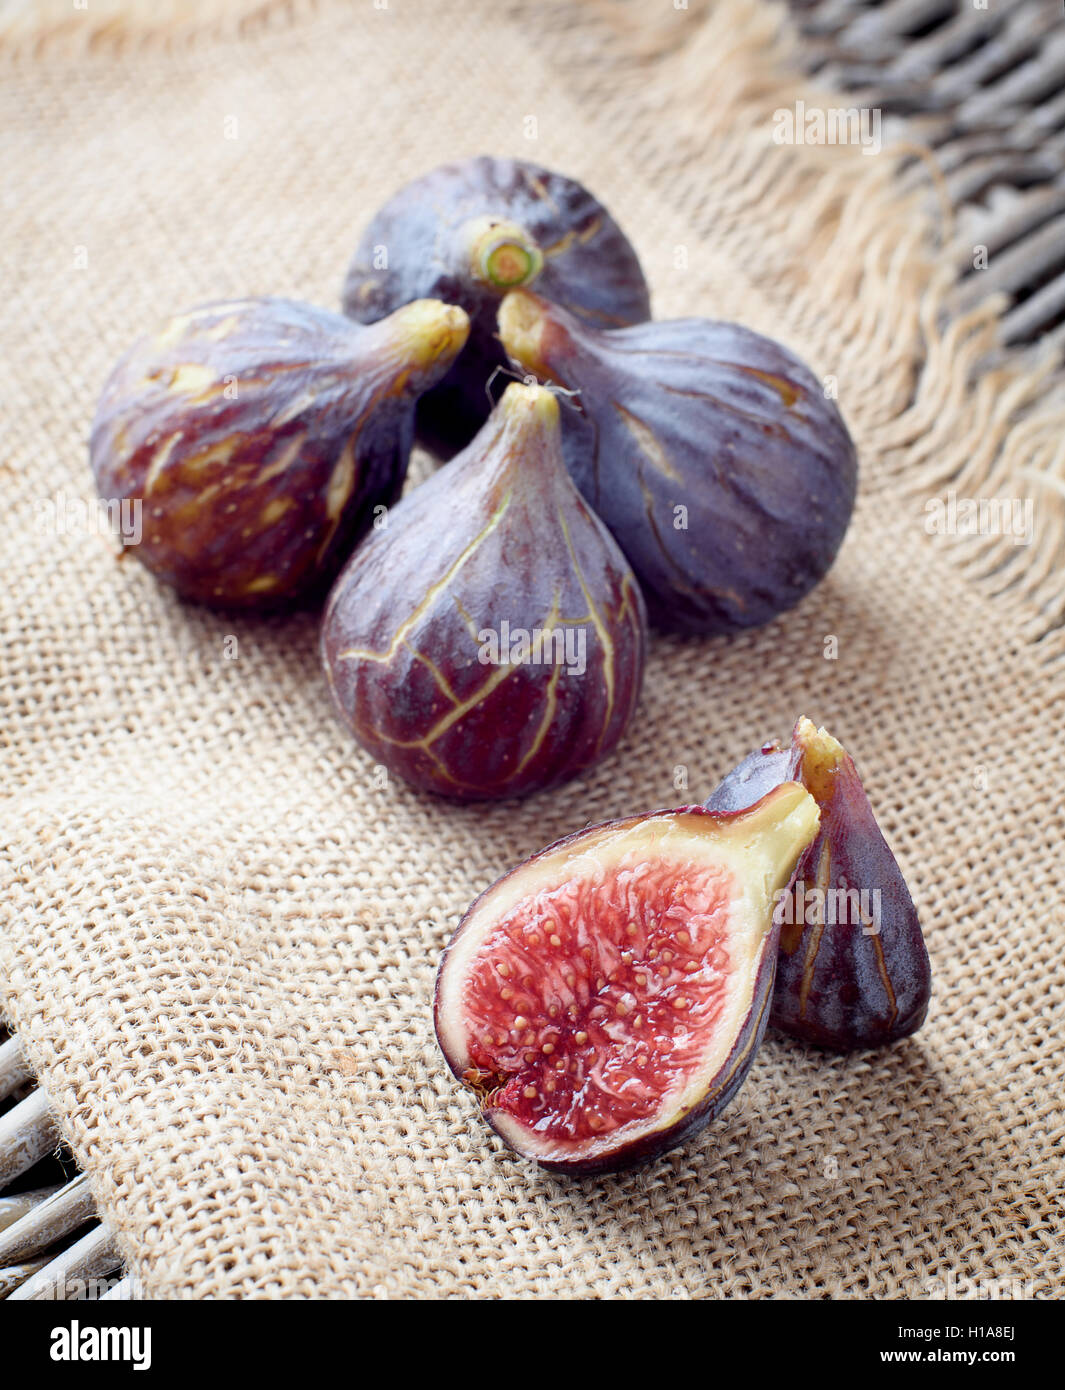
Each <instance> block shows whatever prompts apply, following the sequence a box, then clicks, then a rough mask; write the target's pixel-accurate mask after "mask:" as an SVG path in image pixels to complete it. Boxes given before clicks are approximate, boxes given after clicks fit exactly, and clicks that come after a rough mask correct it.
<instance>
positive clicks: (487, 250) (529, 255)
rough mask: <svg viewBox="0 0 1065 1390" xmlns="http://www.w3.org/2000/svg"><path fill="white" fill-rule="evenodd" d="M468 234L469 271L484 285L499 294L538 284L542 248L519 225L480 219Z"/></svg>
mask: <svg viewBox="0 0 1065 1390" xmlns="http://www.w3.org/2000/svg"><path fill="white" fill-rule="evenodd" d="M467 233H468V236H469V240H470V267H471V269H472V271H473V274H474V275H475V276H476V278H477V279H478V280H480V281H481V283H482V284H485V285H491V286H493V287H494V288H495V289H498V290H510V289H515V288H516V287H518V286H520V285H527V284H529V282H530V281H532V280H535V279H536V277H537V275H539V273H540V271H541V270H542V269H543V264H544V258H543V253H542V252H541V250H540V248H539V246H537V244H536V242H535V241H533V239H532V237H530V236H529V234H528V232H526V231H525V229H524V228H523V227H519V226H518V224H517V223H516V222H505V221H501V220H500V219H499V218H496V217H487V218H479V219H478V220H477V221H476V222H473V223H471V224H470V226H469V228H468V229H467Z"/></svg>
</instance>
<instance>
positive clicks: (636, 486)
mask: <svg viewBox="0 0 1065 1390" xmlns="http://www.w3.org/2000/svg"><path fill="white" fill-rule="evenodd" d="M499 328H500V337H501V339H502V342H503V346H504V348H505V349H506V351H507V352H508V354H509V355H510V356H511V358H513V359H514V360H515V361H516V362H517V363H519V364H521V366H523V367H525V368H526V369H527V370H528V371H530V372H533V373H535V374H536V375H537V376H538V377H539V378H541V380H545V381H553V382H557V383H559V384H560V385H562V386H563V387H566V388H568V389H571V390H573V391H576V392H578V393H579V395H578V397H577V398H576V399H575V400H574V402H573V404H572V405H567V407H566V410H565V413H564V420H563V434H564V443H565V448H566V461H567V464H568V466H569V468H570V471H571V473H572V474H573V477H574V480H575V482H576V483H577V486H578V487H579V488H580V490H581V492H582V493H583V494H584V496H585V497H586V498H587V499H588V501H589V502H590V503H591V504H592V506H593V507H594V508H595V509H596V511H597V512H598V513H599V515H600V516H601V517H602V518H603V520H604V521H605V522H606V524H607V526H608V527H609V528H610V530H611V531H612V532H613V534H614V535H615V537H616V538H617V540H618V542H619V543H620V545H621V548H622V550H624V552H625V554H626V555H627V556H628V559H629V563H630V564H631V565H632V567H633V569H634V570H635V571H636V576H637V578H638V579H639V581H640V584H641V586H642V587H643V591H644V595H645V597H646V599H647V607H648V612H649V614H650V616H651V619H652V621H653V622H655V623H656V624H657V625H658V626H660V627H665V628H672V629H675V630H678V631H682V632H698V633H716V632H733V631H736V630H737V629H739V628H745V627H754V626H757V625H759V624H761V623H766V622H768V621H769V620H770V619H771V618H774V617H776V615H777V614H779V613H782V612H784V611H785V610H786V609H788V608H791V607H793V606H794V605H795V604H796V603H798V602H799V600H800V599H801V598H803V597H804V595H806V594H807V593H808V592H809V591H810V590H811V589H812V588H813V587H814V585H815V584H817V583H818V581H819V580H820V579H821V578H822V577H823V576H824V575H825V573H826V572H827V571H828V569H829V567H830V566H831V564H832V562H833V560H834V559H835V557H836V552H837V551H838V550H839V547H840V544H841V542H842V540H843V536H844V534H845V532H846V530H847V525H848V523H849V521H850V517H851V512H852V510H853V508H854V498H855V489H856V483H857V464H856V459H855V452H854V445H853V443H852V442H851V438H850V435H849V434H848V432H847V428H846V426H845V424H844V423H843V419H842V417H841V416H840V413H839V411H838V410H837V409H836V406H835V404H834V403H833V402H832V401H831V400H828V399H826V397H825V393H824V391H823V389H822V387H821V383H820V382H819V381H818V380H817V378H816V377H815V376H814V374H813V373H812V372H811V371H810V370H809V368H808V367H805V366H804V365H803V364H802V363H801V362H800V361H799V360H798V359H797V358H796V357H794V356H793V355H792V354H791V353H790V352H788V351H787V350H786V349H785V348H783V347H781V346H780V345H779V344H778V343H775V342H773V341H771V340H770V339H768V338H763V337H761V336H760V335H759V334H757V333H752V332H751V331H750V330H749V329H747V328H743V327H740V326H739V325H738V324H732V323H717V322H714V321H712V320H710V319H696V318H691V319H674V320H669V321H660V322H657V323H641V324H637V325H635V326H633V327H629V328H619V329H613V330H603V329H600V328H593V327H590V326H589V325H588V324H586V323H581V322H580V321H579V320H578V319H576V318H575V317H574V316H573V315H572V314H569V313H567V312H566V310H565V309H563V308H561V307H560V306H558V305H556V304H552V303H550V302H549V301H548V300H546V299H544V298H543V297H541V296H540V295H536V294H532V293H531V292H529V291H528V290H517V291H514V292H512V293H511V294H509V295H508V296H507V297H506V299H505V300H504V301H503V304H502V306H501V308H500V312H499Z"/></svg>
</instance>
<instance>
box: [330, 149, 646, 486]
mask: <svg viewBox="0 0 1065 1390" xmlns="http://www.w3.org/2000/svg"><path fill="white" fill-rule="evenodd" d="M534 280H535V282H536V285H537V288H538V290H539V291H540V293H541V294H544V295H546V296H547V297H548V298H549V299H552V300H555V301H556V302H557V303H559V304H564V305H565V306H566V308H567V309H569V310H570V312H571V313H574V314H576V315H577V316H578V317H579V318H581V319H583V320H585V321H587V322H588V323H593V324H597V325H599V326H602V327H612V326H617V325H619V324H625V323H637V322H639V321H640V320H641V319H646V318H648V317H649V316H650V313H651V306H650V299H649V297H648V290H647V283H646V281H645V280H644V277H643V271H642V270H641V269H640V263H639V261H638V260H637V258H636V253H635V251H634V250H633V249H632V247H631V245H630V244H629V242H628V240H627V238H626V237H625V235H624V233H623V232H622V231H621V229H620V227H618V225H617V223H616V222H615V221H614V219H613V218H612V217H611V216H610V214H609V213H608V212H607V210H606V209H605V208H604V207H603V205H602V204H601V203H600V202H599V201H598V200H597V199H596V198H595V197H593V195H592V194H591V193H589V192H588V190H587V189H586V188H584V187H582V185H581V184H579V183H577V182H576V180H575V179H570V178H566V177H565V176H564V175H562V174H556V173H553V172H552V171H551V170H550V169H543V168H541V167H540V166H539V165H538V164H529V163H527V162H525V161H524V160H518V159H495V158H492V157H491V156H488V155H481V156H479V157H477V158H475V159H466V160H461V161H458V162H456V163H453V164H444V165H441V166H440V167H439V168H437V169H433V170H432V171H431V172H430V173H428V174H424V175H423V176H422V177H421V178H418V179H415V180H414V181H413V182H412V183H409V184H407V185H406V186H405V187H403V188H401V189H400V190H399V192H398V193H396V194H395V195H394V196H393V197H392V198H390V199H389V201H388V202H387V203H386V204H385V205H384V207H382V208H381V210H380V211H379V212H378V213H377V214H376V215H375V216H374V218H373V219H372V221H371V222H370V224H369V226H368V227H367V228H366V230H365V232H364V233H363V236H362V240H361V241H360V242H359V245H358V248H357V250H356V252H355V256H354V259H353V260H352V263H351V266H350V268H349V270H348V274H347V280H346V282H345V285H344V295H343V302H344V312H345V313H347V314H350V315H351V317H352V318H355V319H358V320H360V322H363V323H372V322H373V321H374V320H375V319H379V318H382V317H383V316H384V315H385V314H389V313H391V312H392V311H393V310H394V309H396V308H398V307H399V305H401V304H406V303H407V301H408V300H411V299H427V298H428V299H444V300H447V301H448V303H450V304H460V305H461V306H462V308H463V309H465V310H466V312H467V313H468V314H469V316H470V323H471V328H470V340H469V343H468V344H467V346H466V349H465V351H464V352H463V353H462V354H461V355H460V357H459V359H458V361H457V362H456V363H455V366H454V368H453V369H452V370H451V372H450V373H449V374H448V376H447V377H446V378H445V380H444V381H443V382H442V383H441V384H440V385H439V386H437V387H435V388H434V390H432V391H431V392H429V393H428V394H427V395H426V396H425V397H424V398H423V399H422V401H421V403H420V404H419V406H418V437H419V440H420V442H421V443H423V444H425V445H426V447H427V448H429V449H431V450H432V452H433V453H435V454H436V455H437V456H438V457H440V458H450V457H451V456H452V454H454V453H455V452H456V450H458V449H461V448H464V447H465V446H466V445H467V444H468V443H469V442H470V440H471V439H472V438H473V436H474V435H475V434H476V433H477V431H478V430H479V429H480V427H481V425H483V424H484V422H485V420H486V419H487V417H488V412H489V410H490V408H491V401H490V399H489V395H488V391H487V387H488V382H489V378H490V377H491V376H492V374H493V372H494V371H495V369H496V368H497V367H505V366H506V358H505V356H504V355H503V352H502V351H501V349H500V346H499V342H498V340H497V338H496V310H497V309H498V307H499V300H500V298H501V297H502V296H503V295H504V294H505V293H506V292H507V290H509V289H513V288H514V287H515V286H518V285H528V284H530V283H531V282H532V281H534ZM504 384H505V383H504V382H502V381H500V382H497V383H495V384H494V387H493V389H494V393H495V396H496V397H498V396H499V395H500V394H501V393H502V389H503V385H504Z"/></svg>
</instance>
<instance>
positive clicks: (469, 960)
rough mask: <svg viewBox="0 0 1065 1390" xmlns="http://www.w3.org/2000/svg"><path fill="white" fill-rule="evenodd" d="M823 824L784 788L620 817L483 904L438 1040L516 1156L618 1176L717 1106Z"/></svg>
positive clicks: (794, 790) (450, 959)
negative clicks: (745, 798) (785, 906)
mask: <svg viewBox="0 0 1065 1390" xmlns="http://www.w3.org/2000/svg"><path fill="white" fill-rule="evenodd" d="M817 819H818V816H817V808H816V806H815V804H814V802H813V800H812V798H811V797H810V796H809V795H808V794H807V793H806V792H804V791H803V789H802V788H801V787H799V786H797V785H795V784H787V785H785V786H782V787H778V788H776V789H775V790H774V791H773V792H771V793H770V795H769V796H768V797H766V798H765V799H764V800H763V801H762V802H760V803H759V804H758V805H757V806H756V807H754V808H752V809H750V810H748V811H744V812H742V813H740V814H739V815H733V816H730V815H725V816H715V815H710V814H708V813H706V812H705V811H703V810H702V809H701V808H690V809H684V810H679V811H662V812H655V813H653V814H651V815H648V816H641V817H633V818H630V819H627V820H621V821H613V822H608V823H607V824H605V825H600V826H596V827H593V828H592V829H590V830H585V831H582V832H580V833H578V834H576V835H572V836H570V837H569V838H567V839H565V840H562V841H560V842H559V843H558V844H557V845H554V846H551V847H550V848H548V849H546V850H544V851H542V853H540V854H538V855H534V856H533V857H532V858H531V859H529V860H527V861H526V862H525V863H524V864H523V865H521V866H519V867H518V868H516V869H514V870H512V871H511V872H510V873H509V874H507V875H505V876H504V877H503V878H502V879H500V880H499V881H498V882H497V883H496V884H495V885H493V887H492V888H490V889H488V891H487V892H486V893H484V894H483V895H482V896H481V897H480V898H479V899H478V900H477V901H476V902H475V903H474V904H473V906H472V907H471V908H470V911H469V912H468V913H467V914H466V916H465V918H464V919H463V921H462V923H461V924H460V926H459V929H458V931H457V932H456V934H455V936H454V938H453V939H452V941H451V944H450V945H449V946H448V949H447V951H446V952H445V955H444V958H443V960H442V962H441V967H440V972H439V977H438V983H437V994H436V1029H437V1036H438V1038H439V1041H440V1045H441V1048H442V1050H443V1052H444V1055H445V1057H446V1058H447V1061H448V1064H449V1065H450V1067H451V1069H452V1071H453V1072H454V1073H455V1075H456V1076H458V1077H459V1078H460V1080H462V1081H463V1082H464V1084H465V1085H467V1086H468V1087H469V1088H470V1089H471V1090H472V1091H473V1092H474V1093H475V1094H476V1095H477V1097H478V1099H479V1100H480V1102H481V1106H482V1110H483V1113H484V1115H485V1118H486V1119H487V1120H488V1122H489V1123H490V1124H491V1125H492V1126H493V1127H494V1128H495V1129H496V1130H497V1131H498V1133H499V1134H500V1135H501V1136H502V1137H503V1138H504V1139H505V1140H506V1142H507V1143H508V1144H509V1145H510V1146H511V1147H512V1148H513V1149H515V1150H516V1151H517V1152H518V1153H520V1154H522V1155H523V1156H525V1157H528V1158H532V1159H535V1160H536V1161H537V1162H539V1163H541V1164H543V1165H544V1166H545V1167H548V1168H552V1169H556V1170H558V1171H563V1172H573V1173H581V1172H602V1171H609V1170H613V1169H618V1168H624V1167H627V1166H629V1165H631V1164H632V1163H635V1162H638V1161H639V1160H641V1159H644V1158H649V1157H653V1156H654V1155H656V1154H659V1153H662V1152H664V1151H665V1150H666V1149H669V1148H672V1147H673V1146H674V1145H676V1144H678V1143H680V1142H681V1141H682V1140H683V1139H685V1138H686V1137H688V1136H689V1135H690V1134H692V1133H694V1132H695V1131H697V1130H698V1129H700V1128H702V1126H703V1125H705V1124H706V1123H708V1122H709V1121H710V1120H711V1119H712V1118H713V1117H714V1115H716V1114H718V1113H719V1112H720V1110H721V1109H722V1108H723V1107H724V1105H725V1104H727V1102H728V1101H729V1100H730V1099H731V1097H732V1096H733V1095H734V1093H735V1091H736V1090H737V1089H738V1088H739V1086H740V1084H741V1082H742V1080H743V1078H744V1076H745V1075H746V1073H747V1070H748V1068H749V1066H750V1064H751V1061H752V1059H753V1057H754V1054H755V1051H756V1049H757V1046H758V1043H759V1041H760V1039H761V1036H762V1032H763V1030H764V1027H765V1022H766V1016H767V1011H768V999H769V992H770V989H771V986H772V976H773V961H774V959H775V955H776V930H775V927H774V926H773V923H772V901H773V898H774V896H775V895H776V894H777V893H779V892H780V890H782V889H783V888H784V886H785V885H786V884H787V882H788V880H789V878H790V876H791V873H792V870H793V868H794V866H795V863H796V861H797V860H798V858H799V856H800V854H801V853H802V850H803V848H804V847H805V845H806V844H807V843H808V842H809V841H810V839H811V838H812V836H813V835H814V833H815V831H816V827H817Z"/></svg>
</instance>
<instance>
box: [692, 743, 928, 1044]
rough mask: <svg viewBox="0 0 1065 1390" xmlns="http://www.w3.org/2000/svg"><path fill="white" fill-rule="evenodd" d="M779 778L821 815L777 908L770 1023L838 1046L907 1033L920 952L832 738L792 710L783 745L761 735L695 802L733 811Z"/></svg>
mask: <svg viewBox="0 0 1065 1390" xmlns="http://www.w3.org/2000/svg"><path fill="white" fill-rule="evenodd" d="M790 780H794V781H798V782H801V783H802V784H803V786H805V787H806V789H807V790H808V791H809V792H810V793H811V795H812V796H813V797H814V799H815V800H816V802H817V804H818V807H819V808H820V811H821V826H820V829H819V831H818V833H817V836H816V838H815V839H814V841H813V842H812V844H811V845H810V846H809V848H808V849H807V850H806V851H805V853H804V854H803V856H802V859H801V861H800V863H799V866H798V868H797V870H796V873H795V881H794V883H793V885H792V887H791V890H790V892H789V894H788V895H786V897H785V898H784V899H783V900H782V901H781V903H780V904H779V907H778V912H777V915H778V917H780V919H781V931H780V959H779V961H778V963H777V980H776V986H775V989H774V993H773V1009H772V1014H771V1017H770V1022H771V1023H772V1025H773V1026H774V1027H775V1028H779V1029H780V1030H781V1031H782V1032H785V1033H789V1034H791V1035H792V1036H793V1037H797V1038H801V1039H803V1040H804V1041H806V1042H811V1043H816V1044H818V1045H820V1046H822V1047H829V1048H833V1049H834V1050H836V1051H840V1052H848V1051H851V1050H853V1049H855V1048H860V1047H877V1046H880V1045H882V1044H885V1043H890V1042H894V1041H895V1040H896V1039H897V1038H904V1037H907V1036H909V1035H910V1034H911V1033H915V1032H916V1031H917V1029H918V1028H920V1026H921V1024H922V1023H923V1022H924V1020H925V1016H926V1014H927V1011H928V1003H929V999H930V997H931V992H932V972H931V965H930V962H929V959H928V951H927V948H926V946H925V942H924V936H923V934H922V932H921V923H920V919H919V918H918V915H917V909H916V908H915V907H914V904H913V899H912V897H911V896H910V892H909V889H908V888H907V886H906V881H905V879H904V878H903V876H902V871H901V869H900V868H899V866H898V864H897V862H896V860H895V856H894V855H893V854H892V853H891V850H890V849H889V848H888V845H887V841H886V840H885V839H884V836H883V833H882V832H881V830H880V827H879V825H878V824H877V822H876V817H875V816H874V814H873V808H872V806H871V805H870V803H869V798H868V796H867V795H866V792H865V788H864V787H863V786H862V781H861V778H860V777H859V775H858V770H857V768H856V767H855V765H854V761H853V759H852V758H851V757H850V755H849V754H848V753H847V752H846V750H845V749H844V748H843V747H842V745H841V744H839V743H838V742H837V741H836V740H835V739H834V738H832V736H831V735H830V734H829V733H827V732H826V730H824V729H815V727H814V725H813V724H812V723H811V722H810V720H809V719H800V720H799V721H798V723H797V724H796V726H795V729H794V732H793V734H792V739H791V746H790V747H788V748H781V747H780V745H779V744H778V743H775V742H774V743H767V744H765V745H763V747H762V748H760V749H759V750H758V751H756V752H754V753H751V754H750V755H749V756H748V757H747V758H745V759H744V761H743V762H742V763H740V764H739V766H738V767H736V768H735V769H734V770H733V771H732V772H731V773H729V775H728V776H727V777H726V778H725V779H724V781H723V782H722V783H721V784H720V785H719V786H718V787H717V788H716V789H715V790H714V792H713V793H712V795H711V796H710V798H709V800H708V801H707V802H706V805H707V807H708V808H709V809H710V810H713V811H737V810H740V809H741V808H742V807H744V806H748V805H750V804H752V802H755V801H757V800H758V798H760V797H763V796H765V794H766V793H767V792H768V791H769V790H770V789H771V788H772V787H774V786H776V785H778V784H779V783H781V782H784V781H790Z"/></svg>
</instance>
